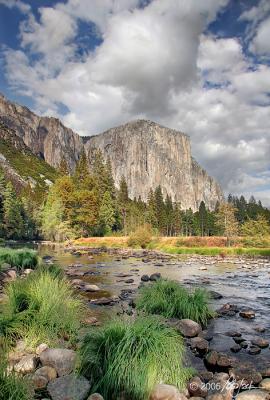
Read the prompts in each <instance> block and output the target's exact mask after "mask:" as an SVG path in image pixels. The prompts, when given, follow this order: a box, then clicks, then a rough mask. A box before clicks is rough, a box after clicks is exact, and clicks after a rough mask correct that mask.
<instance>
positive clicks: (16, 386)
mask: <svg viewBox="0 0 270 400" xmlns="http://www.w3.org/2000/svg"><path fill="white" fill-rule="evenodd" d="M0 357H1V358H0V400H30V398H31V396H30V392H29V388H28V385H27V382H26V380H25V379H24V378H22V377H20V376H18V375H15V373H14V372H8V371H7V365H6V362H5V359H4V355H2V354H0Z"/></svg>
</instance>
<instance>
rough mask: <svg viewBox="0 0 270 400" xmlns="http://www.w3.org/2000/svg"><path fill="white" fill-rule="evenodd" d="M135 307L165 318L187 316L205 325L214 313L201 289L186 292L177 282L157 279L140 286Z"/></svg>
mask: <svg viewBox="0 0 270 400" xmlns="http://www.w3.org/2000/svg"><path fill="white" fill-rule="evenodd" d="M136 305H137V309H138V310H142V311H144V312H146V313H147V314H158V315H162V316H163V317H166V318H179V319H182V318H188V319H192V320H193V321H196V322H200V323H202V324H203V325H206V323H207V321H208V319H209V318H212V317H213V316H214V313H213V312H212V311H211V310H210V308H209V306H208V294H207V292H206V291H205V290H203V289H195V290H194V291H193V292H188V291H187V289H185V288H184V287H182V286H180V285H179V284H178V283H177V282H174V281H169V280H163V279H159V280H158V281H157V282H155V283H153V284H152V285H151V286H147V287H146V286H145V287H142V288H141V289H140V291H139V296H138V299H137V301H136Z"/></svg>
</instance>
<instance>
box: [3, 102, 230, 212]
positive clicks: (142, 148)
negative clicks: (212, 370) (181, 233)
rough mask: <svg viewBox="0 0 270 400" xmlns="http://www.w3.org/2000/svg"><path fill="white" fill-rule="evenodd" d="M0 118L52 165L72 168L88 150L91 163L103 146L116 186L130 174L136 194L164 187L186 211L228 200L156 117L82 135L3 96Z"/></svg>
mask: <svg viewBox="0 0 270 400" xmlns="http://www.w3.org/2000/svg"><path fill="white" fill-rule="evenodd" d="M0 118H1V119H2V120H3V122H4V123H5V124H6V126H7V127H8V128H11V129H13V130H14V132H15V133H16V135H18V136H19V137H20V138H21V139H22V140H23V142H24V143H25V145H26V146H28V147H29V148H30V149H31V151H32V152H33V153H34V154H36V155H37V156H38V157H41V158H44V160H45V161H46V162H47V163H48V164H50V165H51V166H53V167H57V166H58V165H59V163H60V161H61V159H62V158H63V157H65V159H66V161H67V162H68V164H69V167H70V169H71V170H73V169H74V167H75V165H76V162H77V160H78V159H79V156H80V153H81V151H82V149H83V148H85V151H86V154H87V156H88V159H89V163H91V154H92V152H93V150H94V149H96V148H98V149H100V150H101V151H102V152H103V154H104V156H105V158H107V157H109V158H110V160H111V164H112V172H113V176H114V179H115V182H116V186H119V183H120V179H121V177H122V176H124V177H125V178H126V181H127V184H128V187H129V195H130V197H131V198H134V197H137V198H138V197H139V196H141V198H142V199H143V200H146V199H147V195H148V193H149V190H150V189H151V188H152V189H155V188H156V187H157V186H158V185H160V186H161V188H162V191H163V194H164V195H166V194H169V195H170V196H171V197H172V199H173V201H177V202H180V203H181V207H182V208H183V209H188V208H192V209H193V210H197V209H198V207H199V205H200V202H201V201H204V202H205V204H206V207H208V208H210V209H213V208H214V207H215V205H216V202H217V201H221V200H222V199H223V193H222V190H221V188H220V186H219V184H218V183H217V182H216V181H215V180H214V179H213V178H211V177H210V176H209V175H208V174H207V172H206V171H205V170H204V169H202V168H201V167H200V166H199V164H198V163H197V162H196V161H195V160H194V159H193V158H192V155H191V147H190V140H189V137H188V136H187V135H185V134H184V133H181V132H178V131H176V130H173V129H169V128H165V127H163V126H161V125H159V124H156V123H154V122H152V121H147V120H137V121H133V122H130V123H127V124H125V125H121V126H119V127H116V128H112V129H109V130H107V131H106V132H104V133H101V134H99V135H96V136H89V137H87V138H82V137H81V136H79V135H78V134H76V133H75V132H73V131H72V130H71V129H69V128H67V127H65V126H64V125H63V124H62V123H61V121H59V120H58V119H56V118H48V117H40V116H37V115H36V114H34V113H33V112H32V111H30V110H29V109H28V108H27V107H23V106H20V105H18V104H15V103H12V102H10V101H8V100H7V99H6V98H5V97H4V96H0Z"/></svg>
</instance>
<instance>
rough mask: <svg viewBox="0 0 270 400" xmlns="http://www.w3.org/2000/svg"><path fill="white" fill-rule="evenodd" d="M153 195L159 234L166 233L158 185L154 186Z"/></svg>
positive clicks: (163, 207) (162, 203)
mask: <svg viewBox="0 0 270 400" xmlns="http://www.w3.org/2000/svg"><path fill="white" fill-rule="evenodd" d="M154 195H155V211H156V220H157V228H158V230H159V232H160V233H161V234H164V233H165V234H166V210H165V204H164V201H163V194H162V190H161V186H160V185H159V186H158V187H157V188H156V190H155V193H154Z"/></svg>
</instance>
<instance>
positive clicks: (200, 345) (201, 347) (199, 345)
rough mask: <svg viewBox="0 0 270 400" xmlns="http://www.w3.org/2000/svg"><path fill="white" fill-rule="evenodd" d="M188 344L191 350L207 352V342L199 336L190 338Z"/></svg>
mask: <svg viewBox="0 0 270 400" xmlns="http://www.w3.org/2000/svg"><path fill="white" fill-rule="evenodd" d="M190 346H191V348H192V349H193V350H197V351H198V353H200V354H205V353H207V352H208V348H209V344H208V342H207V340H205V339H203V338H201V337H194V338H191V339H190Z"/></svg>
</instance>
